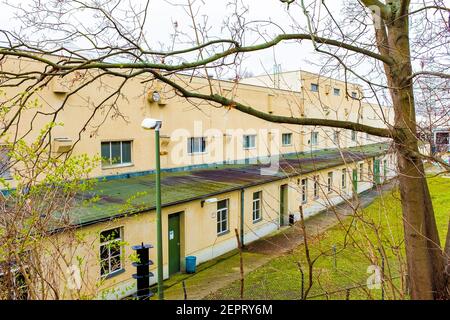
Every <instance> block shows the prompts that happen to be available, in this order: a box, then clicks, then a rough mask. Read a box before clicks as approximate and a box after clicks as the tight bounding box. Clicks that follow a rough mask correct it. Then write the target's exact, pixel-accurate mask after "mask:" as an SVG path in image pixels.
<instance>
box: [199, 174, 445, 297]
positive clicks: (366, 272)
mask: <svg viewBox="0 0 450 320" xmlns="http://www.w3.org/2000/svg"><path fill="white" fill-rule="evenodd" d="M428 184H429V187H430V192H431V195H432V200H433V204H434V209H435V214H436V219H437V224H438V228H439V234H440V237H441V243H443V242H444V241H445V239H444V237H445V233H446V231H447V226H448V219H449V215H450V192H449V191H448V190H449V189H450V179H448V178H442V177H438V178H430V179H429V181H428ZM402 237H403V225H402V216H401V207H400V196H399V192H398V190H395V191H390V192H386V193H384V194H383V195H382V196H381V197H379V198H378V199H376V200H375V201H374V202H373V203H372V204H371V205H370V206H369V207H367V208H366V209H364V210H362V211H361V212H359V213H358V217H356V218H354V219H353V218H347V219H346V220H345V221H344V222H343V223H342V224H341V225H337V226H335V227H333V228H331V229H329V230H327V231H326V232H325V233H322V234H321V235H319V236H317V237H314V238H311V239H310V253H311V254H310V256H311V259H317V260H316V262H315V263H314V270H313V272H312V274H313V285H312V287H311V290H310V292H309V294H308V299H346V297H347V295H349V299H380V298H381V292H382V290H381V289H376V288H374V289H371V290H369V289H368V288H367V285H366V283H367V279H368V277H369V276H371V275H373V274H374V271H373V269H372V271H370V266H371V265H377V266H380V267H381V265H382V259H381V256H382V255H381V254H380V251H381V252H384V254H383V255H384V256H385V257H386V259H385V260H386V261H385V262H384V270H385V271H384V272H385V277H386V278H392V279H393V280H392V281H386V283H385V285H384V295H385V298H386V299H401V298H404V296H403V290H402V282H403V281H402V279H401V277H400V274H402V273H404V271H402V268H404V247H403V239H402ZM333 248H336V249H335V250H334V249H333ZM334 252H336V253H334ZM299 264H300V265H301V266H302V269H303V270H304V279H305V281H304V288H305V289H306V287H307V286H308V280H307V279H308V275H309V273H308V271H307V269H308V267H307V260H306V255H305V248H304V246H303V245H301V246H299V247H298V248H296V249H295V250H293V252H291V253H289V254H286V255H283V256H280V257H278V258H275V259H273V260H271V261H269V262H268V263H267V264H265V265H263V266H262V267H259V268H257V269H256V270H254V271H252V272H250V273H248V274H247V275H246V277H245V291H244V298H245V299H299V298H300V297H301V293H300V292H301V287H302V281H301V272H300V268H299ZM368 268H369V269H368ZM347 288H350V290H347ZM239 292H240V289H239V281H235V282H233V283H232V284H231V285H229V286H227V287H224V288H222V289H220V290H219V291H217V292H215V293H213V294H211V295H210V296H208V297H207V299H238V298H239Z"/></svg>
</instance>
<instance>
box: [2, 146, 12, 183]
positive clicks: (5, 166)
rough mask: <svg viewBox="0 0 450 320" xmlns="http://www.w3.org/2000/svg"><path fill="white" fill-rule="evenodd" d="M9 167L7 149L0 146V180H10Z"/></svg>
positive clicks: (9, 158)
mask: <svg viewBox="0 0 450 320" xmlns="http://www.w3.org/2000/svg"><path fill="white" fill-rule="evenodd" d="M10 165H11V157H10V156H9V148H8V147H6V146H0V178H3V179H7V180H8V179H12V177H11V171H10V168H9V166H10Z"/></svg>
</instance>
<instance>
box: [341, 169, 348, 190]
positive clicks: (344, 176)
mask: <svg viewBox="0 0 450 320" xmlns="http://www.w3.org/2000/svg"><path fill="white" fill-rule="evenodd" d="M341 179H342V180H341V187H342V189H345V188H347V170H346V169H342V170H341Z"/></svg>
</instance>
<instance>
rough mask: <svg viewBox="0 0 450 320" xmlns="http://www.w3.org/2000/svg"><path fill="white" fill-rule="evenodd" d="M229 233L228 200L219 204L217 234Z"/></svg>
mask: <svg viewBox="0 0 450 320" xmlns="http://www.w3.org/2000/svg"><path fill="white" fill-rule="evenodd" d="M227 231H228V199H225V200H221V201H219V202H217V234H218V235H221V234H224V233H225V232H227Z"/></svg>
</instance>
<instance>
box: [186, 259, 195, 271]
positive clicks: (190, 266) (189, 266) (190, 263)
mask: <svg viewBox="0 0 450 320" xmlns="http://www.w3.org/2000/svg"><path fill="white" fill-rule="evenodd" d="M196 264H197V257H194V256H188V257H186V273H195V267H196Z"/></svg>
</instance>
